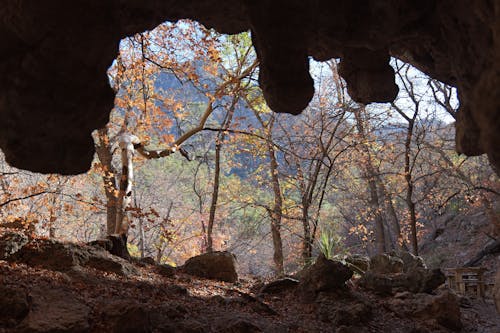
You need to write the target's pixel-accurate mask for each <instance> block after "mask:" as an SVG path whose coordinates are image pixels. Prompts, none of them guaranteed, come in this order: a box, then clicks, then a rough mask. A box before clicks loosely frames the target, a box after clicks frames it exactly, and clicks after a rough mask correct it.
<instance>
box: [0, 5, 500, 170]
mask: <svg viewBox="0 0 500 333" xmlns="http://www.w3.org/2000/svg"><path fill="white" fill-rule="evenodd" d="M183 18H189V19H193V20H196V21H199V22H200V23H202V24H204V25H205V26H206V27H209V28H215V29H216V30H217V31H219V32H221V33H227V34H234V33H238V32H242V31H246V30H251V32H252V40H253V43H254V46H255V48H256V51H257V55H258V57H259V60H260V77H259V84H260V86H261V87H262V89H263V92H264V97H265V99H266V101H267V103H268V105H269V106H270V107H271V108H272V109H273V110H274V111H276V112H287V113H293V114H297V113H300V112H301V111H302V110H303V109H304V108H305V107H306V106H307V104H308V103H309V101H310V99H311V97H312V95H313V93H314V88H313V81H312V78H311V76H310V74H309V68H308V66H309V65H308V58H309V57H310V56H312V57H313V58H315V59H316V60H328V59H331V58H340V59H341V64H340V69H339V72H340V74H341V76H342V77H343V78H344V79H345V80H346V82H347V87H348V92H349V94H350V95H351V97H352V98H353V99H354V100H355V101H357V102H360V103H370V102H389V101H392V100H394V98H395V97H396V95H397V93H398V88H397V86H396V84H395V79H394V71H393V69H392V68H391V66H390V65H389V59H390V57H391V56H393V57H397V58H399V59H401V60H403V61H405V62H408V63H411V64H412V65H414V66H416V67H417V68H419V69H420V70H422V71H423V72H425V73H426V74H428V75H430V76H431V77H433V78H435V79H438V80H440V81H443V82H445V83H447V84H450V85H453V86H456V87H457V88H458V92H459V99H460V110H459V112H458V117H457V122H456V143H457V145H456V146H457V151H458V152H460V153H464V154H467V155H479V154H483V153H487V154H488V156H489V158H490V161H492V162H493V164H495V165H496V166H497V167H498V166H500V148H499V147H500V112H499V109H500V89H499V87H500V20H499V18H500V1H498V0H475V1H470V0H441V1H439V0H420V1H415V0H364V1H361V0H358V1H355V0H314V1H304V0H301V1H298V0H293V1H282V0H274V1H264V0H232V1H215V0H197V1H195V0H190V1H189V0H182V1H180V0H162V1H161V0H150V1H142V0H141V1H139V0H129V1H126V0H121V1H120V0H107V1H103V0H86V1H83V0H76V1H75V0H73V1H67V0H66V1H63V0H47V1H33V0H24V1H23V0H0V38H1V40H2V43H1V44H0V49H1V50H0V51H1V52H0V148H1V149H2V150H3V152H4V153H5V156H6V159H7V161H8V162H9V163H10V164H11V165H13V166H16V167H19V168H22V169H27V170H32V171H37V172H44V173H48V172H58V173H61V174H76V173H81V172H85V171H87V170H88V168H89V167H90V163H91V160H92V157H93V153H94V146H93V141H92V138H91V135H90V134H91V132H92V131H93V130H94V129H96V128H101V127H103V126H104V125H105V124H106V122H107V121H108V117H109V112H110V111H111V109H112V107H113V100H114V93H113V91H112V90H111V88H110V87H109V84H108V79H107V76H106V71H107V69H108V67H109V66H110V64H111V63H112V61H113V59H114V58H115V57H116V55H117V53H118V46H119V41H120V40H121V39H122V38H124V37H126V36H129V35H132V34H134V33H137V32H141V31H144V30H148V29H153V28H154V27H155V26H157V25H159V24H160V23H162V22H164V21H176V20H178V19H183Z"/></svg>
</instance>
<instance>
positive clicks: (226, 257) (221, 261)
mask: <svg viewBox="0 0 500 333" xmlns="http://www.w3.org/2000/svg"><path fill="white" fill-rule="evenodd" d="M182 271H183V272H185V273H187V274H190V275H194V276H198V277H202V278H206V279H213V280H220V281H225V282H233V283H234V282H236V281H238V274H237V273H236V267H235V257H234V255H233V254H231V253H229V252H225V251H224V252H219V251H216V252H210V253H204V254H201V255H199V256H196V257H192V258H190V259H188V260H187V261H186V263H185V264H184V266H182Z"/></svg>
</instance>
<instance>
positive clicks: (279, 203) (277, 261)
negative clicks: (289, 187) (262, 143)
mask: <svg viewBox="0 0 500 333" xmlns="http://www.w3.org/2000/svg"><path fill="white" fill-rule="evenodd" d="M268 139H269V140H268V142H267V151H268V154H269V160H270V165H271V170H270V172H271V182H272V185H273V194H274V207H273V209H272V211H271V234H272V236H273V249H274V254H273V261H274V265H275V269H276V273H277V275H278V276H284V275H285V269H284V265H283V242H282V240H281V217H282V213H283V198H282V196H281V186H280V181H279V177H278V162H277V160H276V155H275V152H274V146H273V144H272V142H271V140H270V139H271V128H270V129H269V133H268Z"/></svg>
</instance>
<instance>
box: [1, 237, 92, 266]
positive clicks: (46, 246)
mask: <svg viewBox="0 0 500 333" xmlns="http://www.w3.org/2000/svg"><path fill="white" fill-rule="evenodd" d="M89 256H90V254H89V252H88V251H87V249H86V248H85V247H82V246H79V245H76V244H71V243H67V244H66V243H61V242H58V241H55V240H53V239H48V240H42V239H38V240H34V241H33V242H30V243H29V244H27V245H25V246H23V248H22V249H21V250H19V251H17V252H16V254H15V256H11V257H9V258H8V260H13V261H16V262H22V263H25V264H27V265H29V266H41V267H43V268H45V269H49V270H55V271H62V272H64V271H68V270H70V269H71V268H73V267H74V266H78V265H81V264H83V263H85V262H87V261H88V259H89Z"/></svg>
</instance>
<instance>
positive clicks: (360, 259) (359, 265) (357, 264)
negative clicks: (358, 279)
mask: <svg viewBox="0 0 500 333" xmlns="http://www.w3.org/2000/svg"><path fill="white" fill-rule="evenodd" d="M345 261H346V263H348V264H349V267H350V268H351V269H352V270H353V271H355V272H357V273H359V274H364V273H365V272H366V271H368V269H369V268H370V258H368V257H366V256H362V255H358V254H354V255H351V256H347V257H346V258H345Z"/></svg>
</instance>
